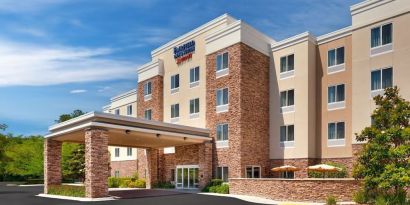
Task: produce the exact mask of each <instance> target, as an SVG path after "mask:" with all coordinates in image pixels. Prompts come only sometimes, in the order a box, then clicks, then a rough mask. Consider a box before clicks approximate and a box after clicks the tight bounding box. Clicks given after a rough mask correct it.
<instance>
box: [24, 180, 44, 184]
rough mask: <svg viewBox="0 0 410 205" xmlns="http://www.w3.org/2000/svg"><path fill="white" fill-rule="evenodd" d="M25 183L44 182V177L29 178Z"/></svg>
mask: <svg viewBox="0 0 410 205" xmlns="http://www.w3.org/2000/svg"><path fill="white" fill-rule="evenodd" d="M25 184H44V179H27V181H26V183H25Z"/></svg>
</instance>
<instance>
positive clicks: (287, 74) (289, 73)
mask: <svg viewBox="0 0 410 205" xmlns="http://www.w3.org/2000/svg"><path fill="white" fill-rule="evenodd" d="M293 77H295V69H293V70H290V71H285V72H282V73H279V78H280V80H285V79H289V78H293Z"/></svg>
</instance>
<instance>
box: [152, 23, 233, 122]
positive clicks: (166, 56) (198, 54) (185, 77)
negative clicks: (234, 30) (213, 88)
mask: <svg viewBox="0 0 410 205" xmlns="http://www.w3.org/2000/svg"><path fill="white" fill-rule="evenodd" d="M224 26H226V24H222V25H219V26H217V27H214V28H213V29H211V30H208V31H206V32H204V33H201V34H200V35H198V36H196V37H194V38H189V39H186V41H183V42H182V43H181V45H182V44H184V43H185V42H189V41H191V40H194V41H195V53H194V54H193V55H192V59H190V60H188V61H186V62H184V63H182V64H180V65H178V64H177V63H176V61H175V59H174V52H173V47H172V48H170V49H169V50H167V51H165V52H163V53H160V54H159V55H157V56H155V57H154V59H157V58H158V59H162V60H163V62H164V119H163V120H164V122H170V121H171V120H170V119H171V105H172V104H177V103H179V116H180V117H179V122H178V124H181V125H189V126H193V127H201V128H205V126H206V123H205V108H206V98H205V94H206V87H205V86H206V83H205V82H206V81H205V79H206V71H205V69H206V59H205V36H207V35H209V34H211V33H213V32H215V31H217V30H219V29H221V28H223V27H224ZM177 46H179V45H177ZM197 66H199V69H200V74H199V75H200V77H199V85H198V86H196V87H193V88H190V87H189V71H190V69H191V68H194V67H197ZM175 74H179V92H178V93H174V94H171V76H172V75H175ZM195 98H199V106H200V108H199V118H195V119H190V118H189V101H190V100H191V99H195Z"/></svg>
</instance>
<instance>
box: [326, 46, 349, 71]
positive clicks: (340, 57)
mask: <svg viewBox="0 0 410 205" xmlns="http://www.w3.org/2000/svg"><path fill="white" fill-rule="evenodd" d="M344 63H345V48H344V47H340V48H336V49H331V50H329V51H328V52H327V66H328V67H331V66H335V65H340V64H344Z"/></svg>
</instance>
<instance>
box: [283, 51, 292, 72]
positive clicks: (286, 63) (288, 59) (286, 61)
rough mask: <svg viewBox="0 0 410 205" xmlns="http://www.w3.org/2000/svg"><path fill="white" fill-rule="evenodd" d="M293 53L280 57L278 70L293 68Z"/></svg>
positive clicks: (286, 70)
mask: <svg viewBox="0 0 410 205" xmlns="http://www.w3.org/2000/svg"><path fill="white" fill-rule="evenodd" d="M294 65H295V55H294V54H292V55H288V56H284V57H281V58H280V72H281V73H283V72H288V71H292V70H294Z"/></svg>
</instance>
